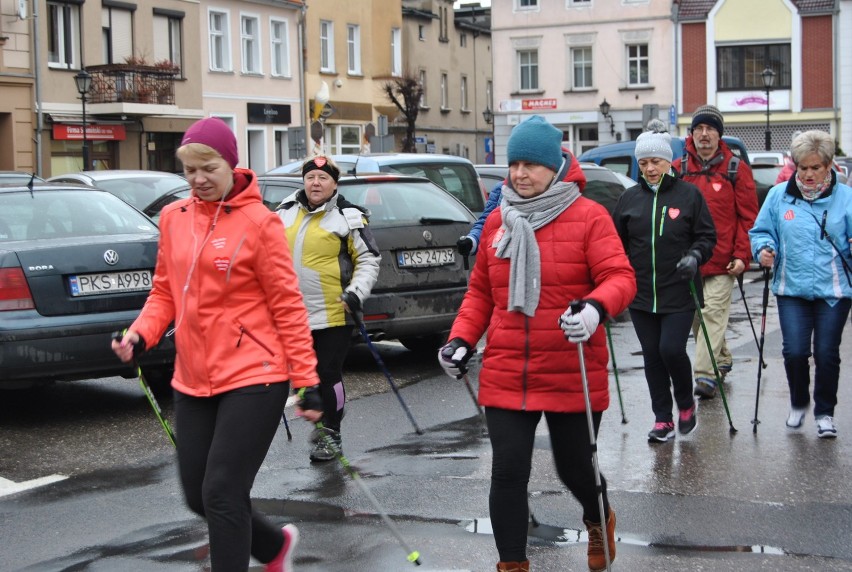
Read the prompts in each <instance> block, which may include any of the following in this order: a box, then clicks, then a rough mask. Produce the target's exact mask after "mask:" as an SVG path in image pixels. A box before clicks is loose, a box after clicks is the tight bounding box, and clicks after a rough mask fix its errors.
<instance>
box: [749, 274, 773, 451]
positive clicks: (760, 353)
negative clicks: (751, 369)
mask: <svg viewBox="0 0 852 572" xmlns="http://www.w3.org/2000/svg"><path fill="white" fill-rule="evenodd" d="M768 305H769V268H764V269H763V309H762V310H761V314H760V342H759V343H758V344H757V354H758V356H759V357H760V363H763V342H764V339H765V338H764V336H765V334H766V307H767V306H768ZM763 367H766V364H764V365H763ZM762 371H763V368H762V367H760V365H758V366H757V393H755V395H754V419H752V420H751V423H752V425H753V426H754V427H753V428H752V433H754V434H755V435H757V424H758V423H760V421H759V420H758V418H757V406H758V404H759V403H760V374H761V373H762Z"/></svg>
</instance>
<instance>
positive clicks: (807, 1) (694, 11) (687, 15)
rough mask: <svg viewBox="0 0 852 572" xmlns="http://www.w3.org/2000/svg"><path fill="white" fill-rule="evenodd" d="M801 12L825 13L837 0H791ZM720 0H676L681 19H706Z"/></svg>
mask: <svg viewBox="0 0 852 572" xmlns="http://www.w3.org/2000/svg"><path fill="white" fill-rule="evenodd" d="M791 1H792V2H793V4H795V5H796V7H797V8H798V9H799V14H802V15H805V14H824V13H827V12H832V11H833V10H835V4H836V3H837V0H791ZM717 2H718V0H675V3H676V4H677V6H678V12H677V17H678V19H679V20H706V19H707V14H709V13H710V10H712V9H713V7H714V6H716V4H717Z"/></svg>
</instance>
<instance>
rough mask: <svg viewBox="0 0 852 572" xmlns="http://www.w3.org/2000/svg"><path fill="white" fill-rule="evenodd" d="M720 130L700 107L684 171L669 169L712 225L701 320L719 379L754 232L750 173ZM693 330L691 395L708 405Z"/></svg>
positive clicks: (708, 382) (711, 392)
mask: <svg viewBox="0 0 852 572" xmlns="http://www.w3.org/2000/svg"><path fill="white" fill-rule="evenodd" d="M724 130H725V122H724V118H723V117H722V112H721V111H719V110H718V109H717V108H716V107H714V106H712V105H703V106H701V107H699V108H698V109H696V110H695V112H694V113H693V114H692V126H691V127H690V131H691V134H690V136H689V137H687V139H686V153H685V158H686V165H682V163H683V159H682V158H681V159H677V160H675V162H674V163H673V167H674V169H675V170H676V171H678V172H679V173H681V175H682V177H683V179H685V180H686V181H689V182H690V183H692V184H694V185H696V186H697V187H698V188H699V189H701V193H702V194H703V195H704V200H705V201H706V202H707V206H708V207H709V208H710V214H711V215H712V216H713V223H714V224H715V225H716V247H715V248H714V249H713V256H712V257H711V258H710V260H709V261H707V263H706V264H704V265H703V266H702V267H701V278H702V280H703V282H704V308H703V310H702V314H703V316H704V322H705V324H706V326H707V334H708V337H709V338H710V344H711V346H712V348H713V355H714V357H715V360H716V364H717V365H718V367H719V371H720V372H721V373H722V375H723V376H724V375H727V373H728V372H729V371H731V367H732V365H733V357H732V356H731V352H730V351H729V350H728V346H727V344H726V342H725V331H726V330H727V329H728V315H729V313H730V309H731V292H732V290H733V288H734V280H736V278H737V276H739V275H740V274H742V273H743V272H745V271H746V269H748V265H749V261H750V259H751V254H750V250H749V238H748V231H749V230H750V229H751V227H752V226H754V219H755V218H757V210H758V209H757V194H756V192H755V188H754V177H753V176H752V173H751V168H750V167H749V166H748V164H746V162H745V161H741V160H739V158H735V157H734V154H733V152H732V151H731V150H730V148H729V147H728V146H727V145H726V144H725V142H724V141H722V134H723V133H724ZM732 160H733V161H734V163H731V161H732ZM731 165H733V166H734V167H736V168H735V169H734V168H732V167H731ZM692 330H693V333H694V334H695V339H696V343H695V361H694V372H695V395H698V396H699V397H702V398H704V399H711V398H712V397H714V396H715V395H716V381H715V377H716V376H715V372H714V371H713V363H712V361H711V359H710V351H709V350H708V348H707V343H706V341H705V340H704V336H702V335H700V334H699V324H698V321H697V317H696V322H695V323H694V324H693V328H692Z"/></svg>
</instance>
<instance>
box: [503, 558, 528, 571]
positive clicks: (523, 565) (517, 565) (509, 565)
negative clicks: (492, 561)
mask: <svg viewBox="0 0 852 572" xmlns="http://www.w3.org/2000/svg"><path fill="white" fill-rule="evenodd" d="M497 572H530V561H529V560H524V561H523V562H498V563H497Z"/></svg>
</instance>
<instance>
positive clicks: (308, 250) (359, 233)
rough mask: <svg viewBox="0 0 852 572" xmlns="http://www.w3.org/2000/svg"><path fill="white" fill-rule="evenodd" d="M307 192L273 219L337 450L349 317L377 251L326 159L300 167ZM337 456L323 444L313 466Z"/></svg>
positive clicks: (373, 272)
mask: <svg viewBox="0 0 852 572" xmlns="http://www.w3.org/2000/svg"><path fill="white" fill-rule="evenodd" d="M302 178H303V180H304V183H305V188H304V189H302V190H300V191H297V192H296V193H294V194H292V195H291V196H289V197H288V198H286V199H284V201H283V202H282V203H281V206H280V207H279V210H278V216H280V217H281V220H282V221H283V222H284V226H285V227H286V233H287V242H288V244H289V245H290V253H291V255H292V257H293V265H294V267H295V269H296V274H297V275H298V277H299V289H300V290H301V292H302V296H303V298H304V301H305V306H306V307H307V309H308V321H309V323H310V327H311V334H312V335H313V338H314V350H315V351H316V354H317V362H318V366H317V373H318V374H319V377H320V394H321V395H322V399H323V407H324V413H323V424H324V425H325V427H326V428H327V429H329V430H330V431H329V433H330V435H331V436H332V438H333V439H334V440H335V441H336V442H337V445H338V446H340V445H341V438H340V422H341V420H342V419H343V406H344V403H345V401H346V392H345V389H344V386H343V360H344V359H346V354H347V352H348V351H349V344H350V342H351V339H352V325H351V324H352V322H351V321H349V323H347V319H346V312H347V311H348V312H350V313H352V314H354V313H356V312H360V311H361V308H362V307H363V303H364V300H366V299H367V297H368V296H369V295H370V291H371V290H372V288H373V285H374V284H375V283H376V279H377V278H378V276H379V262H380V261H381V256H380V255H379V248H378V246H376V242H375V240H374V239H373V236H372V233H371V232H370V229H369V227H368V221H367V217H366V216H365V212H364V211H363V210H362V209H361V208H359V207H357V206H355V205H353V204H351V203H349V202H348V201H346V199H344V198H343V197H341V196H340V194H339V193H338V192H337V180H338V179H339V178H340V169H339V168H338V167H337V165H336V164H335V163H334V161H332V160H331V158H329V157H326V156H324V155H317V156H314V157H311V158H310V159H308V160H306V161H305V163H304V164H303V165H302ZM332 459H334V453H333V452H332V451H331V449H330V448H328V447H327V446H326V444H325V442H324V441H323V440H321V441H319V442H318V443H317V445H316V448H315V449H314V450H313V451H312V452H311V460H312V461H317V462H320V461H330V460H332Z"/></svg>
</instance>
